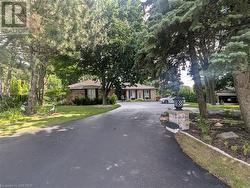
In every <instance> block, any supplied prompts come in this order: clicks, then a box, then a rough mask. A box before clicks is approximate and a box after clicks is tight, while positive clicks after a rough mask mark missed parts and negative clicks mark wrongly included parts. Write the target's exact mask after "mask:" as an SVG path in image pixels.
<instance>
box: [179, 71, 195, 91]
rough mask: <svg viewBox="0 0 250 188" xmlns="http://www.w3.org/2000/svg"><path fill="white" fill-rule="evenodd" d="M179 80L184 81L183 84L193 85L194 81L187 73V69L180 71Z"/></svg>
mask: <svg viewBox="0 0 250 188" xmlns="http://www.w3.org/2000/svg"><path fill="white" fill-rule="evenodd" d="M181 81H182V82H183V83H184V85H185V86H190V87H193V85H194V81H193V80H192V78H191V76H190V75H188V70H182V71H181Z"/></svg>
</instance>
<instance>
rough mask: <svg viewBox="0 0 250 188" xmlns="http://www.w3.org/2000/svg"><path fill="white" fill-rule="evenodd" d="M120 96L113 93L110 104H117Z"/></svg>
mask: <svg viewBox="0 0 250 188" xmlns="http://www.w3.org/2000/svg"><path fill="white" fill-rule="evenodd" d="M117 100H118V98H117V96H116V95H115V94H113V95H112V96H111V97H109V98H108V104H112V105H113V104H116V102H117Z"/></svg>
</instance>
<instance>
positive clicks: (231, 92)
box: [216, 88, 236, 96]
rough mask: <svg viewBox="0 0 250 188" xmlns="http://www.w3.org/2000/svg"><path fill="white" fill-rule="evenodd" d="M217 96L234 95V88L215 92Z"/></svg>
mask: <svg viewBox="0 0 250 188" xmlns="http://www.w3.org/2000/svg"><path fill="white" fill-rule="evenodd" d="M216 94H217V96H236V91H235V89H234V88H226V89H222V90H219V91H217V92H216Z"/></svg>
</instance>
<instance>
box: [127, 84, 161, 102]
mask: <svg viewBox="0 0 250 188" xmlns="http://www.w3.org/2000/svg"><path fill="white" fill-rule="evenodd" d="M124 86H125V87H124V88H123V95H124V97H125V99H126V100H135V99H143V100H149V101H155V100H156V89H155V87H152V86H147V85H141V84H135V85H134V86H131V85H130V84H128V83H125V84H124Z"/></svg>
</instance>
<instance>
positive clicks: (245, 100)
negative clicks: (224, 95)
mask: <svg viewBox="0 0 250 188" xmlns="http://www.w3.org/2000/svg"><path fill="white" fill-rule="evenodd" d="M234 85H235V89H236V93H237V97H238V101H239V104H240V110H241V115H242V118H243V120H244V122H245V126H246V130H247V131H248V132H250V66H249V67H248V71H246V72H235V74H234Z"/></svg>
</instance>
